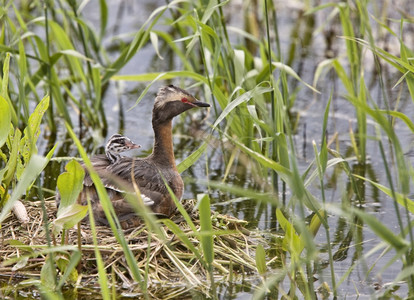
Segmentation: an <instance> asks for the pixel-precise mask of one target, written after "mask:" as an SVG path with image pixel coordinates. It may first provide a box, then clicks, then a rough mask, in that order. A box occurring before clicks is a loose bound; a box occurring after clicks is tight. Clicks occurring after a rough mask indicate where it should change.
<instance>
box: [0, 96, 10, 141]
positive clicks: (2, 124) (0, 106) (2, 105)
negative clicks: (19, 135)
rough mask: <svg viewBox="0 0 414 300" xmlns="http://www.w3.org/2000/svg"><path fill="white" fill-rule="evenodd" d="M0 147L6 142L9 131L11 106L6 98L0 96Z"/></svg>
mask: <svg viewBox="0 0 414 300" xmlns="http://www.w3.org/2000/svg"><path fill="white" fill-rule="evenodd" d="M0 114H1V116H0V148H1V147H2V146H3V145H4V143H5V142H6V139H7V137H8V135H9V132H10V124H11V108H10V106H9V104H8V103H7V101H6V99H4V98H3V97H2V96H0Z"/></svg>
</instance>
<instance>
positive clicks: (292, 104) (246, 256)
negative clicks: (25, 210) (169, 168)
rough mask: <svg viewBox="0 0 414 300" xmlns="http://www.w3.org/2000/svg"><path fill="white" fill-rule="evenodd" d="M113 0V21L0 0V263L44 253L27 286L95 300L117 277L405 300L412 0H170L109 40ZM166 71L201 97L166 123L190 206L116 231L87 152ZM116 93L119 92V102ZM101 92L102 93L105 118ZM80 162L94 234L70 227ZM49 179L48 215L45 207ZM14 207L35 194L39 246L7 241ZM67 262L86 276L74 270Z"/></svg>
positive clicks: (144, 284) (119, 19)
mask: <svg viewBox="0 0 414 300" xmlns="http://www.w3.org/2000/svg"><path fill="white" fill-rule="evenodd" d="M89 5H95V6H96V7H94V9H93V11H94V12H93V13H92V12H91V11H90V10H88V6H89ZM127 5H130V4H127V3H126V2H124V1H121V2H120V4H119V7H118V8H119V10H118V12H117V14H118V15H117V16H115V17H114V15H115V14H114V12H113V11H112V7H114V6H115V5H114V3H112V2H111V1H97V2H96V3H95V2H94V3H83V2H82V3H80V2H77V1H63V0H59V1H45V2H44V5H43V3H41V2H36V1H34V2H31V3H29V2H26V1H10V0H9V1H4V2H3V3H2V4H1V20H0V21H1V22H2V25H3V26H2V30H1V32H0V50H1V52H0V61H1V63H2V64H1V65H2V73H1V82H0V83H1V84H0V87H1V92H0V114H1V115H0V147H1V152H0V155H1V163H0V182H1V186H0V196H1V202H0V205H1V206H2V210H1V213H0V221H1V223H2V230H4V231H2V235H4V236H7V238H8V239H9V242H8V244H7V245H5V244H2V249H7V254H4V255H3V253H6V252H1V251H0V255H1V257H2V259H1V261H0V263H1V264H2V266H7V267H10V268H12V267H13V266H15V268H16V270H17V271H19V270H20V271H22V270H25V268H28V269H29V268H30V267H29V266H31V262H32V260H31V259H33V258H35V257H36V258H38V257H42V260H41V262H42V265H41V266H40V267H39V266H37V269H36V272H34V273H32V275H33V276H34V277H35V278H36V279H39V280H38V281H36V282H35V283H34V284H35V285H36V286H37V287H38V288H39V290H40V292H41V293H42V294H43V295H44V296H47V295H51V293H52V292H58V293H61V295H63V293H64V290H65V287H67V286H68V285H74V286H76V287H79V286H81V285H82V284H83V283H84V282H82V279H79V280H80V281H78V278H82V276H85V277H88V276H90V275H91V274H93V275H91V276H97V278H98V279H97V284H98V285H99V286H100V288H101V291H100V292H101V293H102V297H103V298H107V299H109V298H111V297H115V295H117V294H118V293H120V292H119V291H116V284H117V283H119V282H122V283H123V284H125V285H126V286H128V287H129V288H131V290H133V291H134V292H136V293H139V294H141V295H147V297H150V295H151V296H156V297H163V296H167V295H170V296H172V295H181V294H183V295H184V294H185V293H186V292H188V289H189V287H191V288H192V289H193V290H197V291H198V292H200V293H201V294H203V295H205V296H209V297H212V298H219V297H226V296H232V297H237V292H234V286H235V284H236V283H237V284H241V285H243V284H245V285H247V283H246V282H245V281H244V279H245V278H250V280H251V284H252V286H254V288H252V289H251V290H250V292H249V293H250V294H251V295H252V296H253V297H254V298H256V299H261V298H264V297H268V298H275V299H276V298H282V297H284V298H287V299H288V298H292V299H293V298H295V297H299V298H306V299H316V298H318V297H322V298H324V297H329V296H330V295H333V296H340V295H341V294H343V293H344V291H345V294H347V295H350V294H351V295H352V294H362V295H367V294H369V295H370V296H372V297H393V296H395V297H407V298H410V297H414V275H413V273H412V263H413V261H412V260H413V256H412V253H413V249H414V234H413V230H412V224H413V222H412V212H413V210H414V208H413V199H412V189H413V178H414V172H413V164H412V163H413V160H412V146H413V140H412V136H413V133H414V124H413V121H412V117H411V116H412V115H413V109H414V108H413V104H414V101H413V100H414V80H413V71H414V67H413V59H412V57H413V55H414V53H413V49H411V48H410V45H411V44H412V40H411V34H410V32H411V31H412V18H413V16H412V15H413V11H412V8H411V7H409V5H408V4H401V5H403V6H404V7H403V8H405V9H399V10H395V11H394V10H393V8H391V7H389V6H388V5H393V4H390V2H389V1H343V2H339V3H337V2H324V3H323V4H321V5H319V4H316V1H297V2H295V6H292V4H282V3H279V2H275V1H268V0H263V1H255V0H252V1H242V2H241V4H240V3H236V2H235V1H218V0H210V1H204V0H203V1H181V0H175V1H167V2H166V4H164V3H163V4H161V5H160V6H158V7H156V6H152V7H151V8H148V9H149V10H150V11H149V13H148V14H147V15H146V16H145V17H142V18H134V19H133V22H131V23H132V24H133V25H130V26H129V27H128V32H124V31H123V30H124V29H125V28H123V29H122V31H120V30H121V29H120V26H122V24H123V21H124V19H125V20H128V14H127V13H126V11H128V9H127V8H130V9H132V8H131V7H127V8H126V6H127ZM131 5H138V4H131ZM288 5H290V6H288ZM286 6H288V7H286ZM235 11H237V14H235V13H234V12H235ZM113 18H116V22H112V23H114V24H112V23H111V20H112V19H113ZM148 52H151V53H152V54H151V55H153V58H152V59H149V58H148V57H145V55H148V54H146V53H148ZM144 62H145V63H144ZM143 66H145V69H144V67H143ZM172 81H173V82H174V84H177V85H183V86H185V87H186V88H192V89H193V90H195V94H197V96H199V97H200V98H203V101H205V102H209V103H210V104H211V106H212V109H211V111H210V112H209V114H208V115H201V116H198V115H197V116H195V117H194V116H193V117H191V116H185V115H184V116H180V118H178V120H177V123H176V125H175V138H176V140H177V143H176V151H178V152H179V153H178V155H177V157H178V159H179V161H180V163H179V165H178V169H179V171H180V172H183V174H184V176H183V177H184V178H187V180H186V185H187V187H189V188H188V192H189V193H191V195H192V196H193V198H194V199H196V200H194V202H195V203H193V204H194V205H195V206H196V207H197V210H196V212H195V211H193V210H191V209H189V207H188V206H187V207H185V205H182V204H181V203H180V201H178V200H177V199H175V202H176V204H177V207H178V209H179V211H180V218H182V220H181V219H180V220H175V219H172V220H169V219H166V220H157V219H155V218H153V217H152V216H151V215H148V214H146V213H145V212H146V211H145V208H143V207H140V206H139V204H137V205H136V207H135V209H136V211H137V213H138V214H140V215H141V216H142V218H143V222H144V223H145V226H143V227H142V228H141V227H140V228H137V229H136V231H134V232H133V233H130V232H128V233H126V232H123V231H122V230H119V228H120V225H119V220H118V219H117V217H116V215H115V214H114V213H113V209H111V202H110V200H109V199H108V195H107V194H106V192H105V189H104V187H103V185H102V184H101V183H100V180H99V178H98V177H97V176H96V174H94V173H93V171H92V170H90V162H89V159H88V156H89V153H91V152H95V151H97V144H99V143H100V140H101V139H102V138H103V137H105V136H106V135H107V133H108V131H109V128H110V126H114V127H117V128H116V129H119V131H120V132H121V131H123V130H125V129H128V126H126V125H125V119H124V115H123V114H124V112H125V106H126V107H127V108H134V107H136V106H138V105H143V104H144V103H141V101H142V100H143V99H145V98H146V96H147V94H148V93H151V92H152V91H153V90H154V89H155V88H156V87H158V86H159V85H160V84H162V85H164V84H165V83H170V82H172ZM178 82H179V83H180V84H178ZM125 86H127V87H126V88H125ZM122 88H124V90H121V89H122ZM117 89H118V90H121V92H119V94H122V95H123V96H125V95H128V97H130V98H132V100H131V99H129V100H128V101H126V102H125V101H124V102H123V101H121V100H119V98H121V97H120V96H119V95H118V94H117V93H118V92H117ZM114 95H115V96H114ZM117 97H118V98H117ZM108 103H110V104H116V103H117V104H118V106H117V110H114V111H116V112H117V113H116V114H117V116H116V121H113V118H114V115H115V114H114V113H113V112H112V111H111V112H108V107H106V106H105V105H108ZM125 103H127V105H125ZM111 109H112V106H111ZM118 111H119V113H118ZM111 118H112V120H111ZM190 118H192V119H191V120H190ZM116 122H118V123H117V124H115V123H116ZM108 124H110V125H108ZM188 136H191V139H190V138H188ZM38 148H39V149H41V151H40V153H38V152H39V151H38V150H37V149H38ZM55 149H56V151H55ZM98 151H99V149H98ZM52 155H54V156H55V157H54V158H51V157H52ZM79 157H81V158H82V160H83V161H84V163H85V165H86V167H87V168H88V171H90V172H92V177H93V178H94V182H95V184H96V186H97V189H98V192H99V195H100V199H101V201H102V205H103V207H104V210H105V213H106V215H107V216H108V221H109V224H110V226H109V228H106V231H105V235H106V237H108V240H107V239H102V236H100V231H101V230H102V229H101V228H97V227H96V226H95V222H94V220H93V214H89V216H88V218H89V224H90V225H87V226H88V227H87V229H86V227H84V226H85V225H82V226H79V225H77V227H78V229H77V230H76V229H73V227H74V226H75V224H78V222H79V221H80V220H81V219H82V218H84V216H85V214H86V213H87V210H89V211H90V209H91V208H90V207H88V208H87V207H81V206H79V205H77V204H76V203H75V202H76V198H77V194H78V193H79V187H80V183H81V182H82V171H83V169H82V168H81V167H80V166H79V164H78V163H77V162H76V161H75V160H74V159H75V158H77V159H79ZM68 161H69V162H68ZM65 168H66V169H65ZM43 170H44V172H43V174H42V175H40V176H39V174H40V173H41V172H42V171H43ZM59 174H60V176H59V177H58V176H57V175H59ZM56 186H57V187H58V189H59V190H60V191H61V193H62V196H63V198H62V203H63V205H62V206H61V208H59V210H58V211H57V216H56V215H55V214H53V213H52V212H51V211H50V210H53V209H55V210H56V208H55V207H53V205H52V204H50V203H49V202H48V201H45V198H48V197H49V196H50V197H53V196H54V190H55V188H56ZM24 194H25V197H24V199H23V198H22V195H24ZM139 197H140V194H139V192H137V194H136V195H131V196H130V197H128V201H130V202H131V203H139V201H137V199H139ZM19 199H20V200H22V203H23V204H24V205H26V206H27V207H31V205H35V204H34V203H37V204H36V205H37V206H36V209H33V210H30V211H29V217H30V216H32V215H34V214H35V211H36V214H37V218H39V219H38V220H39V223H40V225H39V226H38V227H37V228H38V229H39V230H41V228H43V229H42V230H44V232H45V233H48V234H49V233H50V236H48V235H46V236H44V237H43V238H44V239H43V240H41V239H39V240H37V241H38V242H39V243H42V244H35V245H32V244H30V245H29V241H28V240H22V241H20V242H19V241H18V239H16V238H15V237H13V234H12V233H11V232H12V231H13V230H11V229H10V228H14V227H13V226H15V225H13V226H11V225H10V224H16V223H13V222H16V221H15V219H13V217H10V215H9V212H10V210H11V208H12V206H13V205H14V203H16V201H18V200H19ZM31 200H40V202H33V203H32V202H30V205H29V204H28V202H29V201H31ZM247 206H249V207H250V209H249V211H247V209H246V207H247ZM41 211H45V213H42V212H41ZM46 212H47V214H46ZM43 214H44V215H45V216H46V215H48V218H46V217H45V220H44V223H42V221H40V219H41V218H40V216H41V215H43ZM384 214H385V215H384ZM223 215H233V216H235V217H237V219H233V218H232V219H231V220H230V219H229V220H227V219H226V217H224V216H223ZM177 218H178V217H177ZM239 219H246V220H247V221H249V223H250V224H248V225H247V224H245V223H244V222H242V221H241V220H239ZM175 221H176V222H175ZM6 222H10V223H9V224H7V223H6ZM239 222H242V223H239ZM52 227H53V228H54V231H52V230H51V228H52ZM246 227H247V228H248V229H249V230H251V229H252V228H254V234H253V235H256V234H257V239H252V240H251V239H250V238H248V235H247V231H246V230H247V229H246ZM9 229H10V230H9ZM6 230H9V231H7V232H8V234H6V233H5V232H6ZM82 231H83V232H87V235H88V236H89V239H88V241H87V243H86V244H83V243H84V241H83V240H82V239H84V238H85V237H83V236H82ZM109 236H111V238H110V242H109ZM259 236H260V238H259ZM243 239H245V244H243V243H242V240H243ZM59 240H60V242H56V241H59ZM144 240H145V244H146V247H144V248H143V249H138V248H139V247H138V246H137V245H138V243H144ZM103 242H108V243H107V244H105V245H102V243H103ZM75 244H76V246H73V245H75ZM6 246H7V247H6ZM232 246H234V247H232ZM11 248H13V250H11ZM108 249H115V250H113V251H114V253H115V252H116V253H117V255H118V256H116V255H115V256H114V257H110V256H108V251H112V250H108ZM232 249H236V250H234V251H233V250H232ZM4 251H6V250H4ZM13 251H14V252H13ZM19 251H25V252H24V255H20V252H19ZM155 253H157V254H159V255H160V256H157V255H155ZM85 255H87V257H88V259H91V261H93V266H92V267H93V268H94V269H93V272H94V273H91V272H90V271H91V269H89V268H87V267H88V266H89V265H88V264H87V266H86V267H85V266H83V267H84V268H83V269H82V265H81V264H80V263H81V262H82V260H83V258H84V257H86V256H85ZM226 255H228V256H227V258H226ZM121 256H122V259H121V258H120V257H121ZM397 261H398V264H396V263H395V262H397ZM161 262H162V264H161ZM341 262H343V263H341ZM88 263H90V261H88ZM158 263H160V264H158ZM161 265H162V267H161ZM157 266H160V268H159V269H157ZM168 268H171V269H173V268H177V269H174V270H179V271H178V272H180V274H181V275H182V277H180V282H181V283H182V290H181V289H177V288H171V289H170V290H169V291H170V292H165V293H164V292H163V293H160V294H152V293H155V292H154V291H155V290H156V288H155V286H157V284H153V283H155V282H156V281H157V280H158V279H161V278H162V280H159V282H161V283H162V284H163V285H164V286H165V287H167V286H168V284H167V283H166V278H168V276H169V274H170V273H169V271H168ZM82 272H85V273H84V274H83V273H82ZM356 273H357V274H358V275H355V274H356ZM219 275H220V276H219ZM36 276H37V277H36ZM218 277H220V278H218ZM241 278H242V279H241ZM356 278H357V279H356ZM360 278H363V280H364V282H362V283H361V284H359V283H358V281H359V280H360ZM241 281H243V283H240V282H241ZM348 282H357V283H356V284H355V287H354V286H351V285H350V284H349V283H348ZM24 284H27V285H29V284H30V281H29V282H26V283H24ZM24 284H22V285H21V286H24ZM158 286H160V285H158ZM223 286H224V287H225V288H222V287H223ZM221 288H222V289H221ZM249 288H250V287H249ZM166 289H167V288H166ZM4 290H5V291H9V292H10V290H8V289H7V288H5V289H4ZM187 295H188V294H187Z"/></svg>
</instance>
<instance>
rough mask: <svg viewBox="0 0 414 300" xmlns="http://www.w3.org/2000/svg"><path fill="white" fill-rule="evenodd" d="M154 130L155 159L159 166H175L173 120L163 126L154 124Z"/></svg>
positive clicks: (162, 124) (163, 123)
mask: <svg viewBox="0 0 414 300" xmlns="http://www.w3.org/2000/svg"><path fill="white" fill-rule="evenodd" d="M152 126H153V128H154V150H153V159H154V161H156V162H157V163H158V164H162V165H166V166H171V167H173V168H176V166H175V157H174V149H173V140H172V120H171V119H170V120H168V121H166V122H162V123H161V124H154V123H153V124H152Z"/></svg>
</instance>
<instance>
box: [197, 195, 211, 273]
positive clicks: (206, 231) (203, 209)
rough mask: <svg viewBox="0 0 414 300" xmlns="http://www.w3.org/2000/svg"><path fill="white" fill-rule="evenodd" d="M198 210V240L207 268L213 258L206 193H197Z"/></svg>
mask: <svg viewBox="0 0 414 300" xmlns="http://www.w3.org/2000/svg"><path fill="white" fill-rule="evenodd" d="M197 201H198V205H199V211H200V235H201V236H200V242H201V247H202V249H203V254H204V260H205V262H206V264H207V266H208V267H209V268H211V265H212V263H213V260H214V243H213V236H212V235H213V226H212V225H211V212H210V197H209V196H208V195H207V194H199V195H197Z"/></svg>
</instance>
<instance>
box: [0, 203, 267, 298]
mask: <svg viewBox="0 0 414 300" xmlns="http://www.w3.org/2000/svg"><path fill="white" fill-rule="evenodd" d="M45 206H46V207H45V208H46V212H47V217H48V220H49V222H52V221H53V220H54V219H55V218H56V205H55V202H54V201H45ZM184 206H185V208H186V210H187V212H188V213H189V215H190V216H191V218H192V220H193V222H194V224H195V226H196V227H197V229H199V228H200V223H199V219H198V213H197V212H196V211H195V210H194V200H186V201H185V203H184ZM26 207H27V211H28V215H29V218H30V222H28V223H27V224H21V222H20V221H19V220H18V219H17V218H16V217H15V216H14V215H10V216H9V217H8V218H7V219H6V220H5V222H4V223H3V224H2V225H1V229H0V241H1V245H2V247H1V249H0V257H1V258H0V263H1V264H0V273H1V274H2V276H3V279H4V278H6V279H8V281H11V280H12V279H13V280H17V281H21V280H24V279H39V278H40V272H41V268H42V266H43V265H44V262H45V259H46V256H45V255H43V254H42V253H41V251H39V249H41V248H39V247H38V246H43V247H44V246H46V245H47V244H48V243H47V235H46V230H45V225H44V221H43V219H44V218H43V209H42V206H41V203H40V202H28V203H27V204H26ZM171 220H172V221H173V222H175V223H176V224H177V225H178V226H179V228H180V229H181V230H182V231H183V232H184V233H185V234H186V236H187V237H188V238H189V239H190V241H191V243H193V245H194V246H195V247H196V248H200V247H199V240H198V239H197V238H196V237H194V235H193V234H192V230H191V228H190V227H189V226H188V224H187V223H186V222H185V221H184V220H183V218H182V216H181V215H179V214H177V215H176V216H174V217H172V218H171ZM212 221H213V222H212V223H213V229H214V230H215V231H217V232H223V231H228V233H226V234H218V235H216V236H214V253H215V259H214V263H213V266H214V278H215V281H219V280H227V279H228V278H232V279H233V280H237V276H244V275H245V274H246V273H250V272H253V271H254V270H255V261H254V250H255V248H256V245H257V240H258V239H260V238H259V237H258V236H255V237H253V234H251V233H250V232H249V231H248V230H247V229H245V228H244V225H245V224H246V223H247V222H245V221H242V220H239V219H236V218H233V217H229V216H225V215H221V214H217V213H213V215H212ZM160 228H161V230H162V232H163V233H164V236H165V237H166V239H164V238H160V237H158V236H157V235H155V234H153V233H150V232H148V230H147V229H146V227H145V226H144V225H142V226H139V227H138V228H134V229H130V230H126V231H124V235H125V238H126V240H127V241H128V243H129V247H130V249H131V251H132V253H133V254H134V256H135V260H136V262H137V263H138V266H139V268H140V269H141V270H147V271H148V277H147V278H148V281H147V289H148V292H149V293H150V294H151V296H153V297H156V298H158V297H162V298H165V297H168V298H169V297H175V296H177V295H180V294H185V293H187V292H188V290H189V288H190V289H196V290H199V291H202V292H203V291H204V292H206V291H207V290H208V282H209V280H207V278H208V274H207V271H206V270H205V268H204V267H203V264H202V263H201V262H200V261H198V260H197V258H196V257H195V256H194V253H192V252H191V250H189V249H188V248H187V246H186V245H185V244H184V243H182V242H181V240H180V239H179V238H178V237H177V236H176V235H174V234H173V233H172V232H171V231H170V230H169V228H168V227H166V226H164V225H160ZM80 229H81V230H80V232H81V243H82V258H81V262H80V263H81V264H80V268H78V270H79V273H78V275H79V276H80V279H78V281H77V282H76V283H73V284H76V285H77V289H81V288H82V287H86V288H91V287H98V283H97V279H98V270H97V266H96V260H95V252H94V245H93V241H92V232H91V229H90V226H89V224H82V225H81V228H80ZM49 233H50V236H51V235H52V233H51V230H50V231H49ZM77 233H78V231H77V230H76V229H72V230H69V231H68V232H67V236H66V237H65V239H66V242H65V243H64V244H66V245H77V244H78V234H77ZM97 235H98V236H97V240H98V245H99V250H100V253H101V255H102V259H103V261H104V265H105V267H106V272H107V274H108V276H111V278H109V282H111V283H112V284H116V285H117V290H118V292H119V291H121V292H122V293H126V294H128V295H131V293H140V287H139V284H138V283H136V282H135V281H134V280H133V277H132V274H131V273H130V269H129V267H128V265H127V263H126V260H125V255H124V252H123V249H122V247H121V245H120V244H119V243H118V242H117V240H116V239H115V237H114V235H113V233H112V231H111V229H110V228H109V227H104V226H99V227H97ZM52 238H53V237H52ZM56 240H57V241H56ZM56 240H54V241H53V243H54V244H59V245H60V244H61V241H60V240H61V239H60V238H59V237H57V238H56ZM165 241H167V242H165ZM16 245H20V246H19V247H16ZM21 245H25V246H27V247H22V246H21ZM43 249H44V248H43ZM37 252H38V254H36V253H37ZM200 252H201V250H200ZM60 253H61V252H60ZM70 253H71V251H67V252H66V256H69V255H70ZM28 254H30V255H28ZM57 255H61V254H57ZM63 255H64V254H63ZM24 256H27V258H28V259H16V258H19V257H24ZM98 289H99V288H98Z"/></svg>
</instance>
